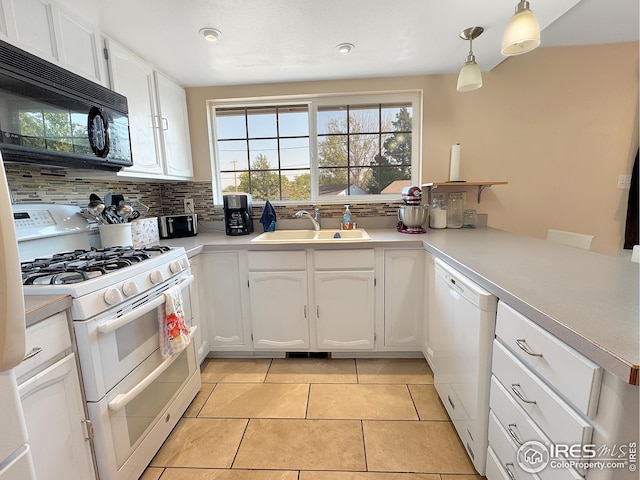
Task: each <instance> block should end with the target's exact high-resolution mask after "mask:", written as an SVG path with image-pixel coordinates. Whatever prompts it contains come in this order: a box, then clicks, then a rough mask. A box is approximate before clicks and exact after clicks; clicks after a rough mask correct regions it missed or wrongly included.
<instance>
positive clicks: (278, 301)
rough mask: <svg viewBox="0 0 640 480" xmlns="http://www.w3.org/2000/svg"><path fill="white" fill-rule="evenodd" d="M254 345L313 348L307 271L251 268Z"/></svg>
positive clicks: (262, 347)
mask: <svg viewBox="0 0 640 480" xmlns="http://www.w3.org/2000/svg"><path fill="white" fill-rule="evenodd" d="M249 298H250V306H251V325H252V328H253V346H254V347H255V348H256V349H262V350H285V351H286V350H300V349H308V348H309V324H308V321H307V273H306V272H249Z"/></svg>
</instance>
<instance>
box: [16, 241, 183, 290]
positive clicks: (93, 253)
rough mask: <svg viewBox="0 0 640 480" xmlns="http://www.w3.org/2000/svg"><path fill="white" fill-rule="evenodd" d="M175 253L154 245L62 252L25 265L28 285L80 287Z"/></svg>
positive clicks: (24, 263) (24, 281)
mask: <svg viewBox="0 0 640 480" xmlns="http://www.w3.org/2000/svg"><path fill="white" fill-rule="evenodd" d="M169 250H171V247H166V246H162V245H154V246H151V247H144V248H138V249H136V248H133V247H110V248H102V249H96V248H92V249H91V250H75V251H72V252H61V253H57V254H55V255H52V256H51V257H49V258H36V259H34V260H32V261H28V262H22V263H21V268H22V283H23V284H24V285H45V284H48V285H61V284H70V283H80V282H83V281H85V280H89V279H91V278H94V277H97V276H100V275H105V274H108V273H109V272H113V271H116V270H119V269H121V268H125V267H129V266H131V265H134V264H136V263H140V262H143V261H145V260H148V259H151V258H153V257H155V256H157V255H161V254H163V253H165V252H168V251H169Z"/></svg>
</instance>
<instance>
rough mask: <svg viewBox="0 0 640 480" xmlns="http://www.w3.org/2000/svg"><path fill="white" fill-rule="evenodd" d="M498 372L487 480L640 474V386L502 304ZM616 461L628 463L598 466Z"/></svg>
mask: <svg viewBox="0 0 640 480" xmlns="http://www.w3.org/2000/svg"><path fill="white" fill-rule="evenodd" d="M492 372H493V376H492V379H491V399H490V408H491V413H490V419H491V420H490V427H489V451H488V459H487V470H486V477H487V479H488V480H496V479H503V478H505V475H507V477H508V478H514V477H515V478H518V479H520V478H522V479H524V478H540V479H542V480H556V479H558V480H563V479H570V480H576V479H582V478H586V480H637V478H638V474H637V472H636V471H635V465H633V463H635V462H637V460H636V457H635V456H632V454H631V450H633V449H636V448H637V442H638V433H639V427H638V425H639V421H640V419H639V416H640V415H639V411H640V408H639V389H638V387H637V386H634V385H628V384H625V383H624V382H623V381H622V380H620V379H619V378H617V377H614V376H613V375H612V374H610V373H609V372H607V371H603V370H602V368H601V367H599V366H598V365H596V364H594V363H593V362H592V361H590V360H589V359H587V358H586V357H584V356H583V355H582V354H580V353H579V352H577V351H576V350H574V349H573V348H571V347H570V346H568V345H567V344H565V343H564V342H562V341H561V340H560V339H558V338H557V337H555V336H553V335H551V334H550V333H549V332H547V331H545V330H543V329H542V328H540V327H538V326H537V325H536V324H534V323H533V322H532V321H531V320H530V319H528V318H526V317H525V316H524V315H522V314H521V313H520V312H517V311H516V310H515V309H513V308H511V307H510V306H508V305H506V304H504V303H502V302H500V304H499V306H498V315H497V321H496V339H495V341H494V348H493V366H492ZM528 442H536V443H537V447H535V448H533V449H532V445H533V444H532V443H528ZM540 445H543V446H546V447H547V448H546V452H547V454H548V456H547V461H544V460H543V461H540V460H539V458H543V457H536V455H537V453H536V452H538V451H540V448H539V446H540ZM550 445H555V446H556V447H558V449H559V450H558V451H557V452H555V453H554V452H553V450H552V449H549V448H548V447H549V446H550ZM519 449H520V450H521V453H522V455H525V456H526V455H527V452H529V454H530V455H529V458H531V459H532V462H531V463H527V459H526V458H524V459H523V458H520V461H519V459H518V457H516V456H515V455H516V452H517V451H518V450H519ZM594 451H595V452H596V454H595V457H594V456H593V454H592V453H593V452H594ZM560 452H564V454H561V453H560ZM543 454H544V451H543ZM616 456H617V458H616ZM611 460H614V461H615V460H619V461H622V462H625V461H626V462H627V464H626V466H624V468H598V467H597V462H598V461H603V462H607V461H611ZM523 465H524V467H526V468H523ZM629 467H631V468H629ZM525 470H528V471H525Z"/></svg>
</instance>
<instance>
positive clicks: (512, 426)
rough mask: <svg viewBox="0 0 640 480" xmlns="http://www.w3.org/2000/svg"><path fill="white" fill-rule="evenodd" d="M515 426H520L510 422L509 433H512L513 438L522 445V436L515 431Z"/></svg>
mask: <svg viewBox="0 0 640 480" xmlns="http://www.w3.org/2000/svg"><path fill="white" fill-rule="evenodd" d="M515 428H518V426H517V425H516V424H515V423H510V424H509V428H508V430H509V435H511V438H513V440H514V441H515V442H516V443H517V444H518V445H519V446H522V440H520V438H519V437H518V434H517V433H516V432H515V430H514V429H515Z"/></svg>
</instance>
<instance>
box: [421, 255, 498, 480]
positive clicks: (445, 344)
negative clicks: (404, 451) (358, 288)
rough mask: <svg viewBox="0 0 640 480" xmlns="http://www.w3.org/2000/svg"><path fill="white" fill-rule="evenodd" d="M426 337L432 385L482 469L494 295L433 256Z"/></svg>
mask: <svg viewBox="0 0 640 480" xmlns="http://www.w3.org/2000/svg"><path fill="white" fill-rule="evenodd" d="M435 273H436V275H435V277H436V279H435V286H434V292H435V295H434V298H433V299H431V302H432V303H431V305H430V316H429V342H430V348H431V350H432V352H429V353H430V355H432V356H431V358H430V360H431V364H432V367H433V376H434V384H435V387H436V390H437V391H438V395H439V396H440V399H441V400H442V403H443V404H444V406H445V408H446V409H447V413H448V414H449V417H451V420H452V421H453V425H454V426H455V428H456V431H457V432H458V436H459V437H460V440H462V443H463V444H464V446H465V448H466V450H467V453H468V454H469V457H470V458H471V461H472V462H473V465H474V466H475V469H476V470H477V471H478V473H479V474H481V475H484V474H485V464H486V457H487V437H488V422H489V386H490V380H491V354H492V344H493V338H494V336H495V325H496V308H497V301H498V299H497V298H496V297H495V296H494V295H492V294H491V293H489V292H488V291H486V290H485V289H483V288H482V287H480V286H478V285H476V284H475V283H474V282H472V281H471V280H469V279H468V278H466V277H464V276H463V275H462V274H460V273H459V272H457V271H456V270H454V269H453V268H451V267H450V266H448V265H446V264H445V263H444V262H442V261H441V260H440V259H438V258H436V260H435Z"/></svg>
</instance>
